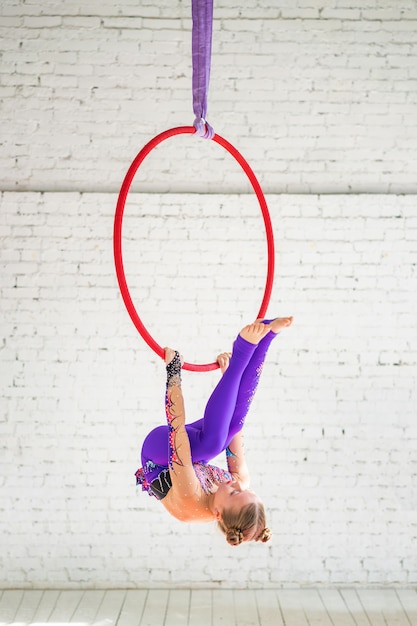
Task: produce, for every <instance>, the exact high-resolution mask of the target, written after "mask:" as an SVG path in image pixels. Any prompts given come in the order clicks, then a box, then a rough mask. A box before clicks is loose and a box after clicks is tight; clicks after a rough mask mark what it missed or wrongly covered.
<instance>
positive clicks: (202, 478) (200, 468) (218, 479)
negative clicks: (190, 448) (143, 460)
mask: <svg viewBox="0 0 417 626" xmlns="http://www.w3.org/2000/svg"><path fill="white" fill-rule="evenodd" d="M148 464H149V465H148V469H151V470H152V469H155V467H152V465H153V464H152V462H149V461H148ZM193 467H194V471H195V473H196V476H197V478H198V480H199V482H200V485H201V488H202V489H203V491H204V493H210V492H211V490H212V487H213V485H216V484H218V483H223V482H228V481H229V480H232V475H231V474H230V472H227V471H226V470H224V469H222V468H220V467H216V466H215V465H209V464H208V463H206V464H205V463H193ZM146 470H147V467H146V465H145V467H144V468H142V467H141V468H140V469H138V471H137V472H136V484H137V485H142V490H143V491H147V492H148V494H149V495H150V496H155V498H157V499H158V500H163V498H165V496H166V495H167V494H168V492H169V490H170V489H171V487H172V481H171V476H170V474H169V468H167V467H166V468H164V469H162V471H161V472H160V473H159V474H158V476H157V477H156V478H154V479H153V480H152V482H151V483H149V482H148V480H147V478H146Z"/></svg>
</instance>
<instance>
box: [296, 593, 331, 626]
mask: <svg viewBox="0 0 417 626" xmlns="http://www.w3.org/2000/svg"><path fill="white" fill-rule="evenodd" d="M299 596H300V599H299V601H300V604H301V606H302V607H303V609H304V615H305V616H306V619H307V623H308V624H309V626H333V624H332V622H331V620H330V617H329V615H328V613H327V609H326V607H325V605H324V604H323V602H322V599H321V597H320V594H319V592H318V591H317V590H316V589H306V590H305V591H302V592H301V593H300V594H299Z"/></svg>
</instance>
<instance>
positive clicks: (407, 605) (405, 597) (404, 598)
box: [396, 589, 417, 626]
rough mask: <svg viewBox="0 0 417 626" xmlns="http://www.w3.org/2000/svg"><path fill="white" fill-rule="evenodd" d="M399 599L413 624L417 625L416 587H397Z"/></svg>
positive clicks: (412, 625)
mask: <svg viewBox="0 0 417 626" xmlns="http://www.w3.org/2000/svg"><path fill="white" fill-rule="evenodd" d="M396 593H397V597H398V600H399V602H400V604H401V606H402V607H403V611H404V613H405V614H406V616H407V618H408V620H409V622H410V624H411V626H417V592H416V590H415V589H397V590H396Z"/></svg>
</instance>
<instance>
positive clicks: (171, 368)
mask: <svg viewBox="0 0 417 626" xmlns="http://www.w3.org/2000/svg"><path fill="white" fill-rule="evenodd" d="M181 367H182V365H181V358H180V355H179V352H177V350H176V351H175V356H174V358H173V359H172V361H170V362H169V363H168V365H167V366H166V371H167V387H174V386H175V387H180V386H181Z"/></svg>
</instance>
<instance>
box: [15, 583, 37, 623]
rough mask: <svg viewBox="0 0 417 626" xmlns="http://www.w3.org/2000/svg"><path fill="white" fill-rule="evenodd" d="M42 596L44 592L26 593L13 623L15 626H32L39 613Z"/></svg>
mask: <svg viewBox="0 0 417 626" xmlns="http://www.w3.org/2000/svg"><path fill="white" fill-rule="evenodd" d="M42 595H43V593H42V591H25V592H24V593H23V598H22V600H21V602H20V605H19V608H18V609H17V612H16V615H15V616H14V621H13V623H14V624H15V626H17V624H21V625H22V626H23V624H30V622H31V621H32V620H33V617H34V615H35V613H36V611H37V608H38V606H39V603H40V601H41V598H42Z"/></svg>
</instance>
